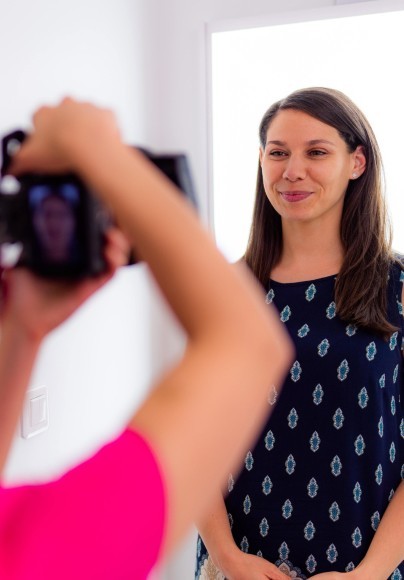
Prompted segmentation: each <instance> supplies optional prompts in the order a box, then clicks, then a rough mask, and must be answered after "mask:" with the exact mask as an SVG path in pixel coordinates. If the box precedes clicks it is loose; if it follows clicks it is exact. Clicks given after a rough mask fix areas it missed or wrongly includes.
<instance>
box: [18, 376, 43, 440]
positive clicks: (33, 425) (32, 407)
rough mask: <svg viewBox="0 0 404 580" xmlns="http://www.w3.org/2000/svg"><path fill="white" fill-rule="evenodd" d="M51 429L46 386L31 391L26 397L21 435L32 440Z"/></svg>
mask: <svg viewBox="0 0 404 580" xmlns="http://www.w3.org/2000/svg"><path fill="white" fill-rule="evenodd" d="M48 427H49V404H48V389H47V387H45V386H41V387H36V388H35V389H30V390H29V391H27V393H26V395H25V401H24V407H23V411H22V417H21V435H22V437H23V438H24V439H30V438H31V437H34V436H35V435H38V434H39V433H42V432H43V431H46V429H48Z"/></svg>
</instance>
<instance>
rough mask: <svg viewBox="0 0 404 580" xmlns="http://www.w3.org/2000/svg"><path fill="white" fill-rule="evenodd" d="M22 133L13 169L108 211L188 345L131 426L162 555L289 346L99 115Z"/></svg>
mask: <svg viewBox="0 0 404 580" xmlns="http://www.w3.org/2000/svg"><path fill="white" fill-rule="evenodd" d="M34 126H35V131H34V134H33V137H31V138H30V139H28V141H27V143H26V144H25V145H24V146H23V148H22V150H21V152H20V154H19V155H18V156H17V159H16V162H15V163H14V171H17V172H23V171H29V170H32V169H36V170H37V171H41V170H42V171H62V170H66V169H69V170H73V171H75V172H77V173H78V174H79V175H80V176H81V177H82V178H83V179H84V180H85V181H86V182H87V183H88V184H89V185H90V186H91V188H92V189H93V190H94V191H96V192H97V193H98V195H99V196H100V197H101V199H102V200H103V201H104V202H105V203H106V204H107V205H108V206H109V207H110V209H111V210H112V212H113V214H114V216H115V217H116V219H117V222H118V224H119V226H120V227H121V228H122V229H123V230H124V231H125V232H126V234H127V235H128V237H129V238H130V240H131V242H132V244H133V246H134V247H135V248H136V254H137V256H139V257H140V258H142V259H143V260H145V261H146V262H147V263H148V265H149V267H150V269H151V271H152V274H153V276H154V277H155V279H156V281H157V283H158V284H159V286H160V288H161V289H162V292H163V294H164V295H165V297H166V299H167V301H168V303H169V305H170V306H171V308H172V309H173V311H174V313H175V315H176V316H177V318H178V320H179V322H180V323H181V325H182V326H183V328H184V330H185V332H186V333H187V335H188V343H187V348H186V352H185V354H184V356H183V358H182V360H181V361H180V363H179V364H178V365H177V366H176V367H175V368H173V369H171V370H169V371H168V372H167V373H166V375H165V376H164V377H163V378H162V379H161V380H160V381H159V383H158V384H157V385H156V386H155V388H154V389H153V391H152V393H151V395H150V396H149V397H148V398H147V400H146V401H145V403H144V404H143V406H142V407H141V408H140V410H139V411H138V412H137V413H136V414H135V416H134V417H133V420H132V422H131V427H132V428H133V429H135V430H138V431H140V432H141V433H142V434H143V435H144V436H145V437H146V439H147V440H148V441H149V442H150V444H151V445H152V447H153V449H154V451H155V453H156V455H157V457H158V459H159V462H160V464H161V467H162V471H163V473H164V476H165V482H166V488H167V496H168V505H169V511H168V523H167V529H166V537H165V549H166V550H167V551H170V550H171V549H172V548H173V546H175V545H177V544H178V541H179V540H180V539H181V538H182V537H183V535H184V534H185V532H186V531H187V530H188V529H189V527H190V525H191V523H192V522H193V521H194V520H195V519H196V518H200V517H201V515H202V514H203V513H204V512H205V510H206V509H207V507H208V505H209V504H210V501H211V499H212V497H213V495H214V492H215V489H218V488H219V487H220V485H221V484H222V483H223V480H224V477H225V475H226V473H228V471H229V470H231V469H232V468H233V467H234V466H235V464H236V463H237V462H238V460H239V459H240V456H241V454H242V453H243V452H244V451H245V449H246V446H247V445H248V444H249V442H251V441H252V440H253V438H254V436H255V434H256V432H257V431H258V429H259V428H260V426H261V422H262V421H263V419H264V416H265V415H266V413H267V406H266V405H265V398H266V394H267V390H268V388H269V387H270V385H271V384H273V383H277V384H278V383H279V382H281V381H282V380H283V374H284V372H285V370H286V366H287V364H288V363H289V362H290V357H291V347H290V344H289V341H288V339H287V338H286V335H285V333H284V331H283V330H282V328H281V325H280V323H279V321H278V320H277V317H276V316H275V314H274V313H273V312H272V311H271V310H270V309H268V307H267V306H266V305H265V304H264V299H263V296H262V293H261V292H260V290H259V289H258V286H257V285H256V283H255V282H254V281H253V280H252V278H251V277H250V276H249V275H248V274H247V272H246V271H241V270H240V269H239V270H238V271H237V272H235V271H233V269H232V268H231V267H230V265H229V264H227V262H226V261H225V260H224V258H223V257H222V256H221V255H220V254H219V252H218V251H217V250H216V248H215V246H214V243H213V241H212V239H211V238H210V236H209V235H208V234H207V232H206V231H204V229H203V228H202V227H201V225H200V224H199V222H198V220H197V218H196V216H195V215H194V213H193V211H192V210H191V208H190V207H188V206H187V205H186V204H185V203H184V202H183V200H182V199H181V195H179V192H178V191H177V190H176V188H175V187H174V186H173V185H172V184H171V182H169V181H168V180H167V179H166V178H165V177H164V176H163V175H162V174H161V173H160V172H159V171H157V170H156V169H155V168H154V167H153V166H152V165H151V164H150V163H149V162H147V161H146V160H145V159H144V158H143V156H142V155H141V154H140V153H138V152H136V151H133V150H132V149H129V148H128V147H126V146H125V145H123V144H122V142H121V140H120V138H119V135H118V133H117V130H116V126H115V124H114V122H113V117H112V116H111V115H110V114H109V113H108V112H105V111H101V110H99V109H97V108H95V107H93V106H91V105H82V104H77V103H75V102H74V101H72V100H69V99H68V100H65V101H64V102H63V103H62V104H61V105H60V106H59V107H57V108H54V109H52V108H44V109H42V110H40V111H39V112H38V113H37V114H36V116H35V117H34Z"/></svg>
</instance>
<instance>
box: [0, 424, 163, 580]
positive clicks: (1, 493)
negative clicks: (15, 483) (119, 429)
mask: <svg viewBox="0 0 404 580" xmlns="http://www.w3.org/2000/svg"><path fill="white" fill-rule="evenodd" d="M164 522H165V493H164V485H163V481H162V476H161V472H160V469H159V467H158V465H157V462H156V459H155V457H154V455H153V452H152V451H151V449H150V447H149V445H148V444H147V442H146V441H145V440H144V439H143V438H142V437H141V436H140V435H139V434H137V433H135V432H133V431H131V430H126V431H124V433H123V434H122V435H121V436H120V437H118V438H117V439H116V440H115V441H113V442H111V443H109V444H108V445H106V446H105V447H103V448H102V449H101V450H100V451H99V452H98V453H97V454H96V455H94V456H93V457H91V458H90V459H89V460H87V461H85V462H84V463H82V464H80V465H78V466H77V467H75V468H74V469H72V470H71V471H69V472H67V473H66V474H65V475H64V476H63V477H61V478H60V479H59V480H57V481H53V482H51V483H46V484H43V485H32V486H23V487H15V488H9V489H5V488H1V487H0V578H1V579H2V580H68V579H69V580H81V579H82V580H92V579H94V580H126V579H127V580H143V579H146V578H147V576H148V574H149V572H150V571H151V569H152V568H153V566H154V564H155V563H156V561H157V559H158V556H159V552H160V548H161V544H162V539H163V530H164Z"/></svg>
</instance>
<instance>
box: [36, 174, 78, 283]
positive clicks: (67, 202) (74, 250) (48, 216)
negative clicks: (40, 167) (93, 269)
mask: <svg viewBox="0 0 404 580" xmlns="http://www.w3.org/2000/svg"><path fill="white" fill-rule="evenodd" d="M27 201H28V208H29V213H30V224H31V234H32V246H31V247H32V263H33V266H34V269H35V270H36V271H37V272H39V273H41V274H46V275H55V276H57V275H59V276H71V275H72V274H75V273H80V271H81V270H83V267H84V265H85V264H84V261H85V238H84V235H85V231H84V227H83V223H82V219H83V218H82V215H83V211H82V191H81V189H80V186H79V185H78V184H77V183H75V182H74V181H73V180H72V181H71V182H70V181H67V182H65V181H64V182H61V181H58V180H57V179H54V180H49V179H47V181H46V183H40V182H38V183H35V184H30V187H29V189H28V191H27Z"/></svg>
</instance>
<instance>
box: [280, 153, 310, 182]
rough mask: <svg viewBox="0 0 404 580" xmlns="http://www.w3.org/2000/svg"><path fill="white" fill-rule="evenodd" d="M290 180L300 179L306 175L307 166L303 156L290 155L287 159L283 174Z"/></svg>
mask: <svg viewBox="0 0 404 580" xmlns="http://www.w3.org/2000/svg"><path fill="white" fill-rule="evenodd" d="M282 177H283V178H284V179H287V180H288V181H298V180H299V179H304V178H305V177H306V166H305V163H304V160H303V159H301V157H298V156H294V155H290V157H288V159H287V161H286V167H285V169H284V172H283V174H282Z"/></svg>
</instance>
